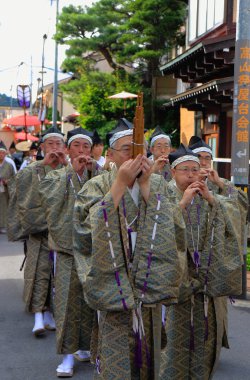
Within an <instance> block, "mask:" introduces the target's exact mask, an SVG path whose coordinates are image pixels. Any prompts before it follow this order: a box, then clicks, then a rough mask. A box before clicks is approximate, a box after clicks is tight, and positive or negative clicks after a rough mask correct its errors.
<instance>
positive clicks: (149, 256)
mask: <svg viewBox="0 0 250 380" xmlns="http://www.w3.org/2000/svg"><path fill="white" fill-rule="evenodd" d="M151 261H152V252H149V254H148V269H149V268H150V266H151Z"/></svg>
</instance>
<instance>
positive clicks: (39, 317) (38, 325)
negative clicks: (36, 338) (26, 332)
mask: <svg viewBox="0 0 250 380" xmlns="http://www.w3.org/2000/svg"><path fill="white" fill-rule="evenodd" d="M39 330H44V323H43V313H42V312H37V313H35V325H34V327H33V330H32V332H35V331H39Z"/></svg>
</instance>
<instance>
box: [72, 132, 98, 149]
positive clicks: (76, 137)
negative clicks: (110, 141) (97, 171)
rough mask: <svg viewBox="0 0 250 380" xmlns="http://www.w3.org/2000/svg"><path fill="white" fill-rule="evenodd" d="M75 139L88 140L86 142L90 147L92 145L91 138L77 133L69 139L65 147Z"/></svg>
mask: <svg viewBox="0 0 250 380" xmlns="http://www.w3.org/2000/svg"><path fill="white" fill-rule="evenodd" d="M76 139H85V140H88V142H89V143H90V145H91V146H92V145H93V142H92V139H91V137H89V136H87V135H83V134H82V133H78V135H74V136H72V137H70V139H69V140H68V142H67V145H68V146H69V145H70V143H72V141H74V140H76Z"/></svg>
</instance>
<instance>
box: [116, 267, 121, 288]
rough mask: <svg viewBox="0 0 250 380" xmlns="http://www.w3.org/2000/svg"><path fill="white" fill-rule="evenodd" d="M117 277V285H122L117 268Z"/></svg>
mask: <svg viewBox="0 0 250 380" xmlns="http://www.w3.org/2000/svg"><path fill="white" fill-rule="evenodd" d="M115 279H116V282H117V285H118V286H119V287H120V286H121V282H120V276H119V273H118V271H117V270H116V271H115Z"/></svg>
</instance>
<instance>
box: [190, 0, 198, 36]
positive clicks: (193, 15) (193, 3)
mask: <svg viewBox="0 0 250 380" xmlns="http://www.w3.org/2000/svg"><path fill="white" fill-rule="evenodd" d="M196 28H197V0H190V1H189V41H191V40H194V39H195V38H196Z"/></svg>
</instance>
